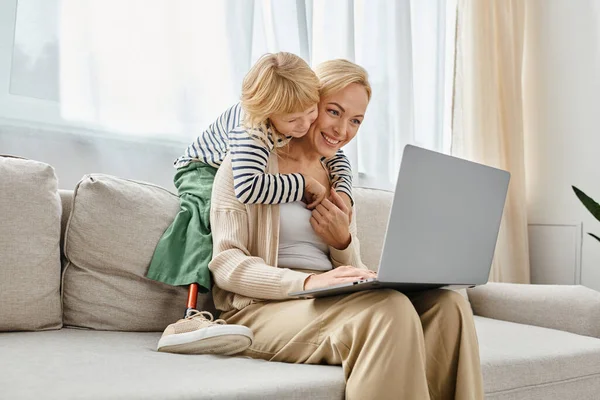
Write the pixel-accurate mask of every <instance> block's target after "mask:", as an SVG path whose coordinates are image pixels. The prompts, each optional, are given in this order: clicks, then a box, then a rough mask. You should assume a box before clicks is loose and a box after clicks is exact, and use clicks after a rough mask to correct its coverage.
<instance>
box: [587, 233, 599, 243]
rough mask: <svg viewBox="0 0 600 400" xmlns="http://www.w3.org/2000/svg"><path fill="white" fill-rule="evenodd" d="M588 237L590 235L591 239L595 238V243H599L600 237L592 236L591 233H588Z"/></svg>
mask: <svg viewBox="0 0 600 400" xmlns="http://www.w3.org/2000/svg"><path fill="white" fill-rule="evenodd" d="M588 235H590V236H591V237H593V238H595V239H596V240H597V241H599V242H600V237H598V236H596V235H594V234H593V233H589V232H588Z"/></svg>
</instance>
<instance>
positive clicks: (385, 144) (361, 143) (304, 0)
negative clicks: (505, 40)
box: [60, 0, 456, 189]
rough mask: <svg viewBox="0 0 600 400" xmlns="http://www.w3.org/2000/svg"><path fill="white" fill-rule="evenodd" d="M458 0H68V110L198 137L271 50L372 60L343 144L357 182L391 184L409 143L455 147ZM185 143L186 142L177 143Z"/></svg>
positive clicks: (110, 124) (115, 128) (161, 133)
mask: <svg viewBox="0 0 600 400" xmlns="http://www.w3.org/2000/svg"><path fill="white" fill-rule="evenodd" d="M455 7H456V3H455V0H446V1H444V0H412V1H411V0H400V1H388V0H368V1H367V0H328V1H324V0H254V1H250V0H247V1H246V0H244V1H242V0H226V1H196V0H151V1H148V0H126V1H123V0H62V3H61V15H60V60H61V62H60V78H61V79H60V82H61V84H60V97H61V110H62V111H61V112H62V115H63V117H64V118H66V119H69V120H76V121H82V122H85V123H91V124H93V125H95V126H97V127H98V128H100V129H103V130H109V131H112V132H119V133H122V134H126V135H139V136H144V137H146V136H152V137H161V138H163V139H165V140H176V141H184V142H187V141H191V140H192V139H193V138H194V137H195V136H196V135H197V134H198V133H199V132H201V131H202V130H203V129H204V128H205V127H206V126H207V125H208V124H209V123H210V122H212V121H213V120H214V119H215V118H216V117H217V116H218V115H219V114H220V113H221V112H222V111H224V110H225V109H226V108H227V107H228V106H230V105H231V104H233V103H235V102H237V101H238V99H239V91H240V88H241V82H242V79H243V77H244V74H245V73H246V72H247V71H248V69H249V68H250V66H251V65H252V64H253V63H254V62H255V61H256V60H257V59H258V57H260V56H261V55H262V54H264V53H266V52H277V51H289V52H293V53H296V54H298V55H300V56H301V57H303V58H304V59H305V60H306V61H307V62H308V63H309V64H310V65H312V66H315V65H317V64H318V63H320V62H322V61H325V60H328V59H332V58H346V59H349V60H351V61H354V62H356V63H358V64H360V65H362V66H363V67H365V68H366V69H367V71H368V72H369V74H370V79H371V84H372V86H373V98H372V101H371V104H370V105H369V109H368V112H367V116H366V119H365V122H364V124H363V126H362V128H361V132H360V134H359V135H358V136H357V138H356V139H355V140H354V141H353V142H352V143H350V144H349V145H347V146H346V147H345V148H344V150H345V151H346V154H347V155H348V156H349V158H350V160H351V163H352V165H353V169H354V171H355V174H356V177H355V179H356V181H357V182H356V183H357V184H358V185H365V186H371V187H379V188H385V189H392V188H393V187H394V184H395V180H396V176H397V169H398V166H399V164H400V160H401V156H402V149H403V147H404V145H405V144H407V143H413V144H417V145H420V146H423V147H427V148H430V149H435V150H438V151H444V152H449V149H450V140H449V139H450V135H449V132H450V129H449V128H450V120H451V118H450V117H449V115H450V112H449V111H450V109H451V104H450V103H451V91H452V90H451V89H452V87H451V84H452V79H451V77H452V75H453V72H452V66H453V55H454V47H453V46H454V23H455ZM182 150H183V149H182Z"/></svg>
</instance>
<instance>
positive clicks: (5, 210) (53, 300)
mask: <svg viewBox="0 0 600 400" xmlns="http://www.w3.org/2000/svg"><path fill="white" fill-rule="evenodd" d="M60 218H61V203H60V198H59V195H58V180H57V178H56V175H55V174H54V169H53V168H52V167H51V166H49V165H48V164H44V163H42V162H38V161H32V160H26V159H21V158H16V157H8V156H0V331H25V330H27V331H29V330H47V329H60V328H61V327H62V311H61V305H60V247H59V243H60Z"/></svg>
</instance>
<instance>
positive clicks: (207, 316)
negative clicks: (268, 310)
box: [157, 310, 254, 356]
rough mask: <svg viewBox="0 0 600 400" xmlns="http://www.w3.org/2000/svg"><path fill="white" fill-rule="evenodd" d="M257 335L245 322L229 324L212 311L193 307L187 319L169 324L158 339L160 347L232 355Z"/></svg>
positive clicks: (248, 344) (187, 351) (175, 350)
mask: <svg viewBox="0 0 600 400" xmlns="http://www.w3.org/2000/svg"><path fill="white" fill-rule="evenodd" d="M253 340H254V335H253V334H252V330H250V328H248V327H246V326H243V325H227V323H226V322H225V321H224V320H222V319H218V320H216V321H213V316H212V314H211V313H209V312H208V311H197V310H191V312H190V313H188V316H187V317H185V318H184V319H180V320H179V321H177V322H175V323H173V324H171V325H169V326H167V328H166V329H165V331H164V332H163V334H162V336H161V338H160V340H159V341H158V348H157V350H158V351H164V352H169V353H180V354H221V355H226V356H230V355H233V354H237V353H240V352H242V351H244V350H246V349H247V348H248V347H250V345H251V344H252V341H253Z"/></svg>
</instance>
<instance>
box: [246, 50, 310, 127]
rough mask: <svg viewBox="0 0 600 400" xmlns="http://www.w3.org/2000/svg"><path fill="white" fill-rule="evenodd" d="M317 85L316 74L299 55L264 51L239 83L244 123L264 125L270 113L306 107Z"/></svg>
mask: <svg viewBox="0 0 600 400" xmlns="http://www.w3.org/2000/svg"><path fill="white" fill-rule="evenodd" d="M319 89H320V83H319V78H317V75H316V74H315V73H314V71H313V70H312V69H311V68H310V67H309V65H308V64H307V63H306V61H304V60H303V59H302V58H300V57H298V56H297V55H295V54H292V53H286V52H279V53H275V54H270V53H268V54H265V55H263V56H262V57H261V58H260V59H259V60H258V61H257V62H256V64H254V66H253V67H252V68H251V69H250V71H249V72H248V73H247V74H246V76H245V77H244V81H243V83H242V108H243V109H244V113H245V116H244V121H243V122H244V125H246V126H247V127H248V128H262V129H264V128H265V126H266V123H267V122H268V119H269V117H270V116H271V115H273V114H289V113H297V112H302V111H304V110H307V109H308V108H310V107H311V106H313V105H315V104H317V103H318V102H319ZM274 131H275V130H274ZM275 133H278V132H275Z"/></svg>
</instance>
